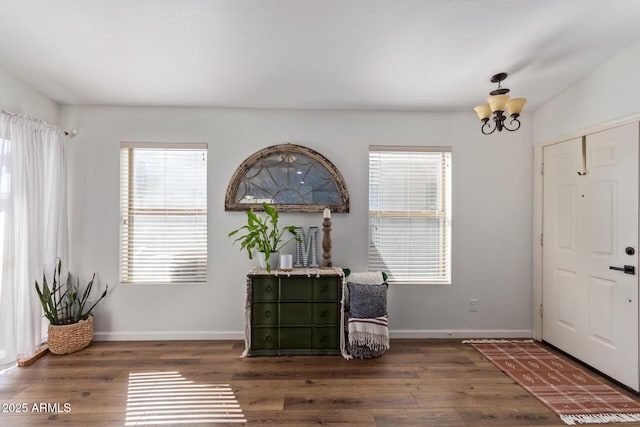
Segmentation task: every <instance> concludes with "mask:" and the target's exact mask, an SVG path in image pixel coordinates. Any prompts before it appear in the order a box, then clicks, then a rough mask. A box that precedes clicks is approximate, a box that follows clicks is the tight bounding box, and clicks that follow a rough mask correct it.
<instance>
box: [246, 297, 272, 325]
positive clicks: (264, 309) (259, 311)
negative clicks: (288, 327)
mask: <svg viewBox="0 0 640 427" xmlns="http://www.w3.org/2000/svg"><path fill="white" fill-rule="evenodd" d="M251 316H253V324H254V325H258V326H261V325H277V324H278V303H277V302H257V303H254V304H253V310H252V311H251Z"/></svg>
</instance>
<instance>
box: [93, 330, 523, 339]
mask: <svg viewBox="0 0 640 427" xmlns="http://www.w3.org/2000/svg"><path fill="white" fill-rule="evenodd" d="M389 337H390V338H392V339H393V338H415V339H421V338H422V339H425V338H453V339H456V338H459V339H463V338H531V337H533V331H532V330H531V329H482V330H479V329H452V330H438V329H400V330H391V331H389ZM93 338H94V340H96V341H178V340H187V341H189V340H244V332H239V331H184V332H182V331H181V332H175V331H171V332H168V331H157V332H146V331H138V332H95V333H94V334H93Z"/></svg>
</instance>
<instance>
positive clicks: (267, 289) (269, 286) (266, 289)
mask: <svg viewBox="0 0 640 427" xmlns="http://www.w3.org/2000/svg"><path fill="white" fill-rule="evenodd" d="M271 289H272V288H271V285H266V286H265V287H264V290H265V291H267V292H271Z"/></svg>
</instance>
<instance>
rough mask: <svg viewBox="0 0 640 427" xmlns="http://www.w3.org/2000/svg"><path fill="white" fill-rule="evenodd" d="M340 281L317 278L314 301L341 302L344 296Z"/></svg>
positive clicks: (315, 279)
mask: <svg viewBox="0 0 640 427" xmlns="http://www.w3.org/2000/svg"><path fill="white" fill-rule="evenodd" d="M338 285H339V284H338V281H337V280H336V278H335V277H317V278H314V279H313V299H314V300H316V301H319V300H325V301H326V300H330V301H335V300H338V301H339V300H341V299H342V295H341V292H340V287H339V286H338Z"/></svg>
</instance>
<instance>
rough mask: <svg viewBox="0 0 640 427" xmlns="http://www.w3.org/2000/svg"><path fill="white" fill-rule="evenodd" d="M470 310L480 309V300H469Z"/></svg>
mask: <svg viewBox="0 0 640 427" xmlns="http://www.w3.org/2000/svg"><path fill="white" fill-rule="evenodd" d="M469 311H478V300H477V299H476V298H471V299H470V300H469Z"/></svg>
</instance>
